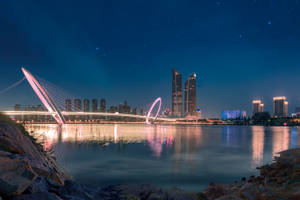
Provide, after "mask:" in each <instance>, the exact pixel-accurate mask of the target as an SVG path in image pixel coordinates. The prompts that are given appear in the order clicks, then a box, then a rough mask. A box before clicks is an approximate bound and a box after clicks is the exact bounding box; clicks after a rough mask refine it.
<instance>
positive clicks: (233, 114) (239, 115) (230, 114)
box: [221, 110, 247, 120]
mask: <svg viewBox="0 0 300 200" xmlns="http://www.w3.org/2000/svg"><path fill="white" fill-rule="evenodd" d="M246 117H247V112H246V111H240V110H223V111H222V115H221V119H222V120H229V119H245V118H246Z"/></svg>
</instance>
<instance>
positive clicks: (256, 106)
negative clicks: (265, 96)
mask: <svg viewBox="0 0 300 200" xmlns="http://www.w3.org/2000/svg"><path fill="white" fill-rule="evenodd" d="M252 104H253V115H254V114H256V113H260V112H264V104H263V103H262V102H261V100H253V101H252Z"/></svg>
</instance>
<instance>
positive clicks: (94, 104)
mask: <svg viewBox="0 0 300 200" xmlns="http://www.w3.org/2000/svg"><path fill="white" fill-rule="evenodd" d="M92 111H93V112H97V111H98V100H97V99H93V100H92Z"/></svg>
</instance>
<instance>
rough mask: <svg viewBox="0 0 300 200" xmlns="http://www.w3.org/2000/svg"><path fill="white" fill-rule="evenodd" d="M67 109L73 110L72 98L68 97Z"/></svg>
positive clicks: (68, 110)
mask: <svg viewBox="0 0 300 200" xmlns="http://www.w3.org/2000/svg"><path fill="white" fill-rule="evenodd" d="M66 111H67V112H71V111H72V100H71V99H66Z"/></svg>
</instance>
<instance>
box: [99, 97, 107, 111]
mask: <svg viewBox="0 0 300 200" xmlns="http://www.w3.org/2000/svg"><path fill="white" fill-rule="evenodd" d="M100 111H101V112H106V100H105V99H101V100H100Z"/></svg>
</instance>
